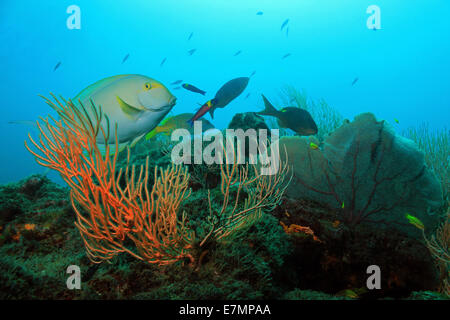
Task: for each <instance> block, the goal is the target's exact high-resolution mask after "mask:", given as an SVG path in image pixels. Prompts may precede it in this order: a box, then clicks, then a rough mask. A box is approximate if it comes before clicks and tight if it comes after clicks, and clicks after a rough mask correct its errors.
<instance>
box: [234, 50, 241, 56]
mask: <svg viewBox="0 0 450 320" xmlns="http://www.w3.org/2000/svg"><path fill="white" fill-rule="evenodd" d="M241 52H242V51H241V50H239V51H238V52H236V53H235V54H234V56H235V57H236V56H238V55H240V54H241Z"/></svg>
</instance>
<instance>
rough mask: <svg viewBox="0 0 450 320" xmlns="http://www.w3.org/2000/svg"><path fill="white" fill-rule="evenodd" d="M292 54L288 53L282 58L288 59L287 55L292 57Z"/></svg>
mask: <svg viewBox="0 0 450 320" xmlns="http://www.w3.org/2000/svg"><path fill="white" fill-rule="evenodd" d="M290 56H291V54H290V53H286V54H285V55H284V56H283V57H282V58H281V59H286V58H287V57H290Z"/></svg>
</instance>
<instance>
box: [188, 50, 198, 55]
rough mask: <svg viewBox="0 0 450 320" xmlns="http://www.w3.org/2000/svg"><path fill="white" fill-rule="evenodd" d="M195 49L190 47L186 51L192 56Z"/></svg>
mask: <svg viewBox="0 0 450 320" xmlns="http://www.w3.org/2000/svg"><path fill="white" fill-rule="evenodd" d="M195 51H197V49H191V50H189V51H188V53H189V55H190V56H192V55H193V54H194V52H195Z"/></svg>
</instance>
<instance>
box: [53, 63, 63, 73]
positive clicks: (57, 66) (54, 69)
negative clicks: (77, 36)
mask: <svg viewBox="0 0 450 320" xmlns="http://www.w3.org/2000/svg"><path fill="white" fill-rule="evenodd" d="M60 65H61V61H59V62H58V63H57V64H56V66H55V67H54V68H53V72H55V71H56V69H58V68H59V66H60Z"/></svg>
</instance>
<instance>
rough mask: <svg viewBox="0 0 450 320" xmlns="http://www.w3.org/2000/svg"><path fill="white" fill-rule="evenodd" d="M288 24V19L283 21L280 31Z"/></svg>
mask: <svg viewBox="0 0 450 320" xmlns="http://www.w3.org/2000/svg"><path fill="white" fill-rule="evenodd" d="M288 23H289V19H286V20H284V22H283V24H282V25H281V28H280V31H281V30H283V29H284V27H286V26H287V24H288Z"/></svg>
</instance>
